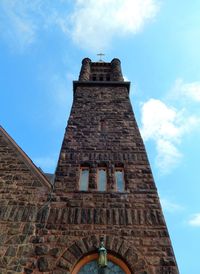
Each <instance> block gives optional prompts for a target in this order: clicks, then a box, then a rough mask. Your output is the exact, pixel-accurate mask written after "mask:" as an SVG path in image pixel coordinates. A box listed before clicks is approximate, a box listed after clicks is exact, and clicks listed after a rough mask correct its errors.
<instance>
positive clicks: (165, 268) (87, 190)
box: [50, 58, 178, 274]
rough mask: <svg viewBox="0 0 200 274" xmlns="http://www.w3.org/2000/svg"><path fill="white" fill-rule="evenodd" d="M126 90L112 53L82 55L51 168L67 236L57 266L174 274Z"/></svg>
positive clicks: (75, 270)
mask: <svg viewBox="0 0 200 274" xmlns="http://www.w3.org/2000/svg"><path fill="white" fill-rule="evenodd" d="M129 89H130V82H127V81H124V79H123V75H122V71H121V64H120V60H119V59H116V58H115V59H113V60H112V61H111V62H103V61H99V62H92V61H91V60H90V59H89V58H85V59H83V61H82V67H81V71H80V76H79V80H78V81H74V82H73V92H74V100H73V105H72V109H71V114H70V117H69V121H68V125H67V128H66V131H65V135H64V139H63V143H62V147H61V151H60V156H59V160H58V165H57V169H56V174H55V194H56V198H55V199H56V201H57V202H56V203H57V204H59V207H63V210H62V214H60V215H59V214H58V215H59V216H57V219H60V221H55V222H58V223H59V222H60V223H61V224H62V226H60V228H59V229H60V230H62V233H63V234H65V235H66V237H67V242H66V241H64V242H63V245H65V247H66V251H65V252H64V253H63V255H62V256H61V257H60V259H59V260H60V262H58V264H57V265H58V267H59V269H63V268H65V269H67V270H68V271H69V273H72V274H83V273H88V274H89V273H111V274H112V273H131V274H178V268H177V264H176V261H175V257H174V253H173V249H172V245H171V241H170V237H169V234H168V231H167V227H166V223H165V220H164V217H163V213H162V209H161V206H160V202H159V197H158V194H157V189H156V186H155V183H154V179H153V176H152V172H151V168H150V165H149V162H148V158H147V154H146V151H145V147H144V143H143V141H142V138H141V135H140V132H139V129H138V126H137V123H136V120H135V117H134V113H133V110H132V107H131V103H130V99H129ZM52 210H53V209H52ZM54 210H56V208H55V209H54ZM59 212H60V211H57V213H59ZM50 214H51V213H50ZM60 244H61V245H62V243H60ZM101 252H102V253H103V254H104V255H105V257H106V258H104V260H103V263H102V265H101V262H100V263H99V264H100V265H98V262H99V260H100V261H101V258H100V257H101V255H102V254H101ZM98 258H99V259H98ZM106 259H107V261H108V262H107V263H106V262H105V260H106ZM106 265H107V266H106ZM104 266H105V267H104ZM98 271H99V272H98ZM101 271H102V272H101ZM56 273H57V272H56ZM65 273H68V272H65Z"/></svg>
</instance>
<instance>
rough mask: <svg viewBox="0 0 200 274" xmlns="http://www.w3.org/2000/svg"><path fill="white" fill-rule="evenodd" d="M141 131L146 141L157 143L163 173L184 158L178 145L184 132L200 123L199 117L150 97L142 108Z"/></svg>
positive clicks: (159, 163)
mask: <svg viewBox="0 0 200 274" xmlns="http://www.w3.org/2000/svg"><path fill="white" fill-rule="evenodd" d="M141 112H142V117H141V122H142V128H141V133H142V136H143V138H144V140H145V141H148V140H152V141H154V142H155V144H156V150H157V156H156V165H157V167H158V168H159V170H160V171H161V172H162V173H164V174H165V173H168V172H170V171H171V170H172V169H173V168H175V167H176V166H177V164H178V163H179V162H180V160H181V158H182V153H181V152H180V151H179V148H178V145H179V144H180V143H181V141H182V138H183V136H184V134H186V133H189V132H191V131H192V130H193V129H194V128H196V126H197V125H198V124H199V118H197V117H196V116H195V115H189V114H186V112H185V111H184V110H182V109H181V110H178V109H176V108H173V107H171V106H168V105H167V104H165V103H164V102H162V101H161V100H156V99H150V100H148V101H147V102H145V103H144V104H143V105H142V108H141Z"/></svg>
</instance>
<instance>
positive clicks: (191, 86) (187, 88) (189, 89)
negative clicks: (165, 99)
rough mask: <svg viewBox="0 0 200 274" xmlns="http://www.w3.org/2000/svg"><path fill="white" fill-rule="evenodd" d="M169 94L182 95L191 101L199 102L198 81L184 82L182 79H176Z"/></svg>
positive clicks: (199, 87) (199, 86)
mask: <svg viewBox="0 0 200 274" xmlns="http://www.w3.org/2000/svg"><path fill="white" fill-rule="evenodd" d="M171 96H176V97H179V98H180V99H181V98H182V97H184V98H185V99H190V100H192V101H196V102H200V82H198V81H197V82H191V83H184V81H183V79H181V78H179V79H177V80H176V82H175V85H174V87H173V88H172V91H171Z"/></svg>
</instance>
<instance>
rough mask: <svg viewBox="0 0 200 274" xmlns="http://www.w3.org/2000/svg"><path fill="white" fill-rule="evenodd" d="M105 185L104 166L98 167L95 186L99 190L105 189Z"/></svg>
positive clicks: (105, 172)
mask: <svg viewBox="0 0 200 274" xmlns="http://www.w3.org/2000/svg"><path fill="white" fill-rule="evenodd" d="M106 185H107V170H106V168H104V167H102V168H98V176H97V188H98V190H99V191H106Z"/></svg>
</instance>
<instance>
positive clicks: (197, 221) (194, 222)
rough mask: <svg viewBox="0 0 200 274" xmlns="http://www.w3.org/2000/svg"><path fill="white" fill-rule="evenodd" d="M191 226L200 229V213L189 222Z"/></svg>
mask: <svg viewBox="0 0 200 274" xmlns="http://www.w3.org/2000/svg"><path fill="white" fill-rule="evenodd" d="M189 225H191V226H199V227H200V213H197V214H194V215H193V216H192V217H191V219H190V220H189Z"/></svg>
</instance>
